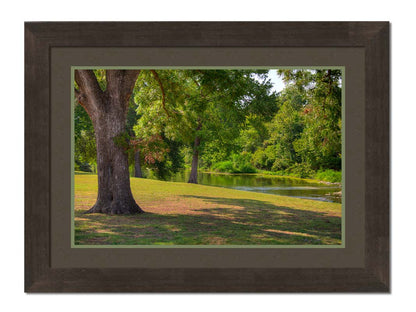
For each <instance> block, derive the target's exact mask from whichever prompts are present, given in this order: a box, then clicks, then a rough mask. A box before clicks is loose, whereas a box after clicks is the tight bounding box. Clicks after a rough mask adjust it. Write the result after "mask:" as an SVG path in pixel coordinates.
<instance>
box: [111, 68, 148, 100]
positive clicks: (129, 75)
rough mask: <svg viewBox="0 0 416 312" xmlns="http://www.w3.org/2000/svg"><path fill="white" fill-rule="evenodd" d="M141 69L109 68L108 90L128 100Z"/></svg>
mask: <svg viewBox="0 0 416 312" xmlns="http://www.w3.org/2000/svg"><path fill="white" fill-rule="evenodd" d="M139 74H140V70H110V69H109V70H107V71H106V75H105V76H106V79H107V91H108V93H109V94H117V96H119V97H120V99H122V100H123V101H128V100H129V98H130V96H131V93H132V92H133V89H134V85H135V84H136V80H137V77H138V76H139Z"/></svg>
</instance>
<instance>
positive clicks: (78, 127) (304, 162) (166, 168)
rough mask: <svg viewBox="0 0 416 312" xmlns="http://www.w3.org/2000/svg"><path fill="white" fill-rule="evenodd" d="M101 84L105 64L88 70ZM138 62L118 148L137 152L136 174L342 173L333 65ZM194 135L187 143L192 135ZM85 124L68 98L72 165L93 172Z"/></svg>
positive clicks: (332, 177) (322, 176)
mask: <svg viewBox="0 0 416 312" xmlns="http://www.w3.org/2000/svg"><path fill="white" fill-rule="evenodd" d="M95 73H96V76H97V78H98V81H99V83H100V86H101V88H105V87H106V84H105V71H100V70H97V71H95ZM278 74H279V75H280V76H281V77H282V78H283V80H284V82H285V88H284V89H283V90H282V91H281V92H280V93H279V94H275V93H273V92H272V91H271V87H272V84H271V82H270V79H269V78H268V71H267V70H258V71H253V70H157V71H153V70H143V71H141V73H140V76H139V78H138V80H137V83H136V86H135V89H134V91H133V96H132V100H131V102H130V108H129V112H128V118H127V119H128V122H127V126H126V137H125V138H123V140H124V141H123V142H126V144H127V148H126V151H127V152H129V153H130V154H131V155H130V157H129V159H130V161H131V163H133V161H134V157H133V154H134V152H136V151H138V150H139V151H140V155H141V158H140V159H141V163H142V167H143V168H144V173H145V174H147V175H148V176H154V177H156V178H158V179H167V178H168V177H169V176H170V175H171V174H172V173H174V172H177V171H179V170H181V169H182V168H184V167H189V166H190V164H191V161H192V154H193V152H195V150H198V152H199V157H200V161H199V167H200V168H202V169H204V170H210V171H217V172H228V173H254V172H256V171H261V172H266V171H267V172H271V173H274V174H280V175H292V176H296V177H301V178H316V179H319V180H325V181H328V182H340V181H341V173H340V170H341V163H342V160H341V159H342V158H341V127H342V126H341V125H342V121H341V107H342V106H341V94H342V88H341V85H342V81H341V79H342V77H341V71H339V70H333V69H331V70H278ZM196 138H198V139H199V140H200V143H198V145H195V139H196ZM95 157H96V156H95V142H94V130H93V127H92V125H91V121H90V120H89V117H88V115H87V114H86V113H85V111H84V110H83V108H82V107H81V106H79V105H76V107H75V165H76V169H79V170H84V171H93V170H94V168H95V167H94V166H95Z"/></svg>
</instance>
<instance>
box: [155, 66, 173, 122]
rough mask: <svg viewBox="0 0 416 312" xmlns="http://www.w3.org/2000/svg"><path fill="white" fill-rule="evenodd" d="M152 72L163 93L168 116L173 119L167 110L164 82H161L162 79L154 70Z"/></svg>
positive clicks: (163, 102)
mask: <svg viewBox="0 0 416 312" xmlns="http://www.w3.org/2000/svg"><path fill="white" fill-rule="evenodd" d="M150 71H151V72H152V74H153V77H154V78H155V80H156V81H157V83H158V84H159V87H160V90H161V91H162V107H163V109H164V110H165V112H166V115H168V116H169V117H172V116H171V115H170V113H169V112H168V110H167V109H166V95H165V89H164V88H163V84H162V81H161V80H160V77H159V75H158V73H157V72H156V71H155V70H154V69H152V70H150Z"/></svg>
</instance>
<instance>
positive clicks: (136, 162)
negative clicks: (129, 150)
mask: <svg viewBox="0 0 416 312" xmlns="http://www.w3.org/2000/svg"><path fill="white" fill-rule="evenodd" d="M134 176H135V177H136V178H142V177H143V176H142V167H141V166H140V151H136V153H135V154H134Z"/></svg>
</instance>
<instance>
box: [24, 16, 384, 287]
mask: <svg viewBox="0 0 416 312" xmlns="http://www.w3.org/2000/svg"><path fill="white" fill-rule="evenodd" d="M389 66H390V64H389V23H388V22H159V23H150V22H146V23H145V22H117V23H115V22H30V23H26V24H25V128H26V130H25V291H26V292H389V291H390V272H389V266H390V249H389V242H390V237H389V235H390V228H389V227H390V224H389V213H390V212H389V200H390V198H389V192H390V189H389V187H390V186H389V166H390V164H389V161H390V160H389V146H390V143H389V118H390V117H389Z"/></svg>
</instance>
